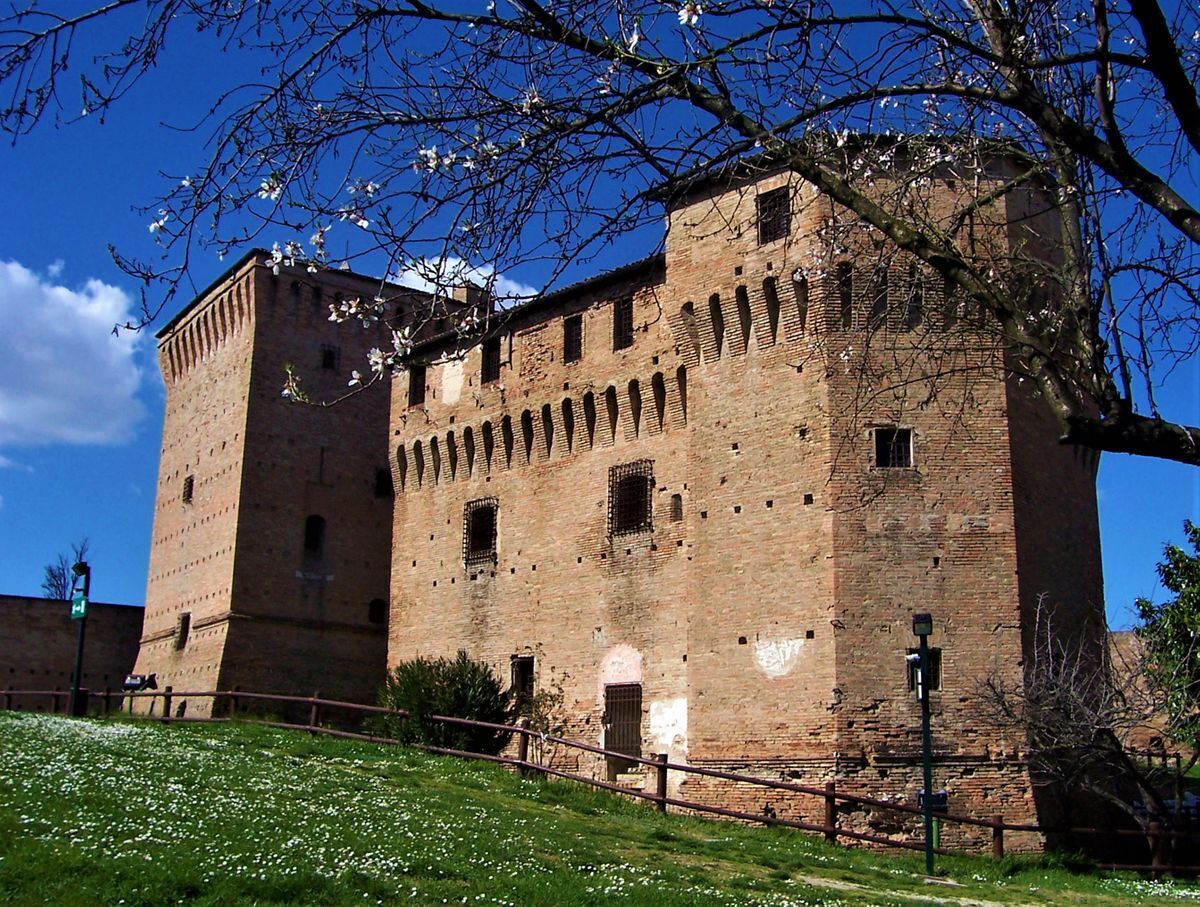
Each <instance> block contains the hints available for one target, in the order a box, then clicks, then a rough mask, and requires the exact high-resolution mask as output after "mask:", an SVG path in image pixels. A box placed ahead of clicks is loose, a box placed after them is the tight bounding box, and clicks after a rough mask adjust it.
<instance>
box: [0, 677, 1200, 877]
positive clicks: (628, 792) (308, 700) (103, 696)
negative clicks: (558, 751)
mask: <svg viewBox="0 0 1200 907" xmlns="http://www.w3.org/2000/svg"><path fill="white" fill-rule="evenodd" d="M88 696H89V699H90V701H92V702H94V703H95V704H96V707H97V708H96V711H97V713H98V714H99V715H100V716H102V717H107V716H109V715H111V714H113V712H114V711H121V709H122V707H123V705H124V703H125V701H126V700H129V711H130V712H132V704H133V700H135V699H149V700H150V701H151V709H153V707H154V704H155V703H160V705H161V708H160V710H159V714H158V715H153V714H148V715H146V716H139V717H145V718H147V719H149V720H154V721H159V722H168V723H175V722H178V723H223V722H228V721H229V720H231V719H234V718H237V717H239V715H240V716H242V717H244V718H245V719H246V720H252V721H254V722H256V723H258V724H263V725H266V726H269V727H276V728H283V729H287V730H298V731H307V732H309V733H313V734H323V735H326V736H331V737H339V738H343V739H348V740H361V741H368V742H372V743H380V744H389V745H397V744H399V743H400V741H398V740H394V739H392V738H389V737H384V736H381V735H378V734H364V733H358V732H355V731H348V730H340V729H338V728H333V727H325V726H322V725H321V719H322V713H323V712H324V713H325V714H328V712H329V711H330V710H339V711H344V712H349V713H355V714H359V715H363V716H370V715H391V716H394V717H398V718H407V717H408V713H407V712H405V711H404V710H402V709H389V708H385V707H383V706H373V705H363V704H361V703H355V702H342V701H340V700H336V699H323V698H321V697H320V695H319V694H317V693H314V694H313V695H312V696H286V695H282V694H278V693H255V692H251V691H245V690H239V689H237V688H234V689H232V690H218V691H212V690H201V691H184V692H180V691H176V690H174V689H172V688H171V687H169V686H168V687H166V688H164V689H163V690H161V691H143V692H133V693H130V692H123V691H120V690H104V691H101V692H89V693H88ZM0 697H2V698H3V706H4V708H5V709H8V710H11V709H12V708H13V700H14V698H15V697H29V698H43V699H49V700H50V703H51V710H52V711H54V712H59V711H62V712H65V711H66V709H67V703H68V701H69V698H70V692H69V691H67V690H0ZM181 699H211V700H212V701H213V708H212V712H213V713H214V714H215V713H217V712H219V711H220V709H219V708H218V706H219V705H224V706H225V709H224V711H225V712H226V713H227V717H220V716H218V717H186V716H182V715H172V714H171V712H172V705H173V703H175V702H176V701H178V700H181ZM249 703H274V704H287V705H293V706H299V707H301V709H304V708H305V707H306V708H307V719H308V721H307V723H306V724H300V723H296V722H287V721H275V720H270V719H266V718H261V717H254V716H253V715H247V714H246V713H245V707H246V705H247V704H249ZM425 717H426V719H427V720H431V721H436V722H440V723H443V724H449V725H455V726H461V727H469V728H479V729H483V730H492V731H498V732H502V733H507V734H511V735H513V736H515V737H516V739H517V755H516V756H504V755H489V754H485V753H474V752H467V751H463V750H457V749H451V748H447V747H438V746H428V745H423V744H410V745H411V746H413V748H415V749H420V750H423V751H425V752H429V753H434V754H437V755H445V756H457V757H460V758H465V759H476V760H483V761H487V762H494V763H497V764H499V765H505V766H508V767H509V768H512V769H514V770H515V771H517V772H518V773H520V774H521V775H523V776H538V777H554V778H562V779H564V780H569V781H576V782H579V783H581V784H586V785H589V786H591V787H595V788H598V789H600V790H606V791H610V792H612V793H616V794H621V795H622V796H627V797H632V798H634V799H638V800H644V801H647V802H649V803H652V804H653V805H654V806H655V807H656V808H657V809H658V810H660V811H666V810H667V808H668V807H674V808H675V809H679V810H687V811H690V812H698V813H705V814H708V815H715V816H721V817H723V818H728V819H737V820H741V821H746V822H755V823H762V824H765V825H778V826H782V827H785V828H795V829H799V830H801V831H809V832H815V833H818V834H822V835H824V836H825V839H826V840H827V841H828V842H830V843H833V844H836V843H838V841H839V839H842V838H846V839H849V840H852V841H861V842H863V843H868V844H875V845H879V846H883V847H894V848H900V849H905V850H918V851H923V850H924V849H925V844H924V841H923V840H922V839H918V840H906V839H897V838H891V837H887V836H886V835H878V834H871V833H869V832H863V831H855V830H854V829H851V828H846V827H844V826H840V825H839V824H838V821H837V820H838V808H839V806H840V805H841V804H847V805H850V806H858V807H864V806H865V807H870V808H872V809H878V810H888V811H890V812H892V813H897V814H901V815H910V816H921V815H922V810H921V809H920V807H917V806H911V805H908V804H904V803H892V802H889V801H887V800H880V799H877V798H874V797H868V796H863V795H861V794H851V793H845V792H841V791H838V790H837V788H836V786H835V784H834V782H832V781H830V782H828V783H826V784H825V786H824V787H810V786H807V785H803V784H795V783H792V782H790V781H776V780H772V779H770V778H757V777H755V776H753V775H745V774H740V773H737V772H728V771H724V770H721V769H714V768H705V767H703V766H698V765H686V764H683V763H679V762H671V761H670V760H669V758H668V755H667V754H666V753H657V754H655V755H653V756H650V757H645V756H630V755H627V754H624V753H617V752H614V751H612V750H606V749H604V748H602V747H599V746H594V745H592V744H589V743H584V742H582V741H579V740H570V739H567V738H563V737H555V736H552V735H548V734H543V733H541V732H540V731H536V730H533V729H531V728H528V727H526V726H524V725H523V724H521V723H517V724H515V725H508V724H495V723H491V722H487V721H475V720H472V719H468V718H455V717H453V716H449V715H428V716H425ZM534 738H536V739H537V741H538V742H540V743H542V744H543V745H547V744H549V745H554V746H557V747H563V748H566V749H568V750H576V751H579V752H583V753H590V754H592V755H596V756H600V757H602V758H605V759H620V760H622V761H623V762H625V763H635V764H640V765H643V766H645V767H646V768H647V769H648V770H649V771H652V772H653V773H654V780H655V784H654V791H653V793H651V792H650V791H647V790H639V789H636V788H629V787H624V786H622V785H619V784H613V783H611V782H608V781H601V780H599V779H598V778H593V777H590V776H587V775H581V774H579V773H577V772H570V771H567V770H565V769H562V768H558V767H555V766H554V765H550V764H544V763H541V762H538V761H535V760H532V759H531V758H530V747H529V742H530V740H531V739H534ZM671 772H678V773H681V774H683V775H685V776H686V775H692V776H697V777H706V778H713V779H716V780H719V781H730V782H733V783H736V784H745V785H749V786H752V787H758V788H762V789H763V790H773V791H782V792H786V793H792V794H799V795H802V796H808V797H814V798H819V799H820V800H821V801H822V802H823V805H824V821H823V822H821V823H815V822H805V821H802V820H799V819H786V818H780V817H778V816H777V815H775V814H774V813H750V812H745V811H742V810H737V809H729V808H726V807H723V806H716V805H713V804H711V803H700V802H697V801H694V800H684V799H680V798H678V797H672V796H669V794H668V790H669V785H668V781H669V775H670V773H671ZM938 821H939V822H940V823H942V824H949V825H963V826H969V827H977V828H988V829H991V855H992V856H993V857H994V858H995V859H997V860H999V859H1003V857H1004V854H1005V840H1004V833H1005V832H1025V833H1032V834H1038V835H1070V836H1075V837H1084V836H1099V837H1107V838H1110V839H1111V838H1123V837H1134V838H1140V839H1142V840H1145V841H1146V842H1147V844H1148V846H1149V850H1150V854H1151V862H1150V863H1149V864H1133V863H1106V864H1100V868H1103V869H1120V870H1132V871H1137V872H1145V873H1150V874H1151V875H1153V876H1154V877H1156V878H1157V877H1158V876H1159V875H1161V874H1163V873H1164V872H1170V873H1173V874H1175V875H1197V874H1200V866H1191V865H1187V866H1185V865H1177V864H1175V863H1174V862H1173V857H1174V851H1175V848H1168V846H1167V845H1168V843H1170V842H1177V843H1178V842H1182V841H1188V842H1190V843H1192V844H1200V833H1197V832H1193V831H1182V830H1179V829H1168V828H1164V827H1162V825H1161V824H1160V823H1159V822H1153V821H1152V822H1150V823H1149V824H1148V827H1147V828H1146V829H1145V830H1141V829H1133V828H1074V827H1070V828H1058V829H1056V828H1047V827H1043V826H1039V825H1029V824H1019V823H1009V822H1005V821H1004V817H1003V816H1002V815H995V816H992V817H990V818H986V819H982V818H977V817H974V816H966V815H956V814H952V813H940V814H939V815H938ZM1168 850H1170V853H1169V854H1168ZM935 852H936V853H939V854H941V855H943V856H945V855H949V854H951V853H953V851H950V850H948V849H946V848H942V847H939V848H936V849H935Z"/></svg>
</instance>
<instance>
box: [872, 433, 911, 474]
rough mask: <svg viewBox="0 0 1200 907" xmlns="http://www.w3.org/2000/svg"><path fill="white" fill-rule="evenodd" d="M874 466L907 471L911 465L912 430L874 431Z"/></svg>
mask: <svg viewBox="0 0 1200 907" xmlns="http://www.w3.org/2000/svg"><path fill="white" fill-rule="evenodd" d="M874 434H875V466H876V467H877V468H879V469H907V468H909V467H910V466H912V465H913V449H912V429H911V428H877V429H875V432H874Z"/></svg>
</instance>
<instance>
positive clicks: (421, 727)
mask: <svg viewBox="0 0 1200 907" xmlns="http://www.w3.org/2000/svg"><path fill="white" fill-rule="evenodd" d="M509 699H510V696H509V693H508V692H507V691H506V690H505V689H504V686H503V684H502V683H501V682H500V680H499V678H497V677H496V675H495V674H494V673H493V672H492V669H491V668H490V667H489V666H488V665H487V664H485V663H484V662H481V661H475V660H473V659H472V658H470V657H469V656H468V655H467V653H466V652H463V651H461V650H460V651H459V653H458V655H457V656H456V657H455V658H453V659H449V658H434V659H429V658H416V659H413V660H412V661H405V662H401V663H400V664H398V665H396V667H395V668H393V669H392V670H391V671H390V672H389V673H388V676H387V679H386V680H385V681H384V684H383V687H382V688H381V689H380V691H379V704H380V705H382V706H385V707H386V708H389V709H403V710H404V711H406V712H407V713H408V717H407V718H398V717H393V716H386V717H384V718H383V719H381V720H380V721H379V722H378V724H377V729H378V730H380V731H381V732H383V733H385V734H386V735H387V736H389V737H392V738H394V739H396V740H399V741H400V742H402V743H419V744H424V745H425V746H439V747H446V748H449V749H456V750H465V751H467V752H472V753H487V754H495V753H498V752H500V751H501V750H502V749H504V747H505V746H507V744H508V741H509V738H510V737H511V734H508V733H506V732H503V731H495V730H489V729H487V728H475V727H467V726H463V725H457V724H450V723H447V722H443V721H433V720H431V719H430V718H429V716H430V715H445V716H449V717H452V718H468V719H471V720H473V721H487V722H490V723H492V724H508V723H510V722H511V720H512V713H511V709H510V708H509Z"/></svg>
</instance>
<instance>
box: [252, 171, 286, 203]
mask: <svg viewBox="0 0 1200 907" xmlns="http://www.w3.org/2000/svg"><path fill="white" fill-rule="evenodd" d="M282 195H283V181H282V180H281V179H280V178H279V174H277V173H272V174H271V175H270V176H268V177H267V178H266V179H265V180H263V181H262V183H261V184H260V185H259V187H258V197H259V198H262V199H266V200H267V201H272V202H277V201H279V199H280V197H281V196H282Z"/></svg>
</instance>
